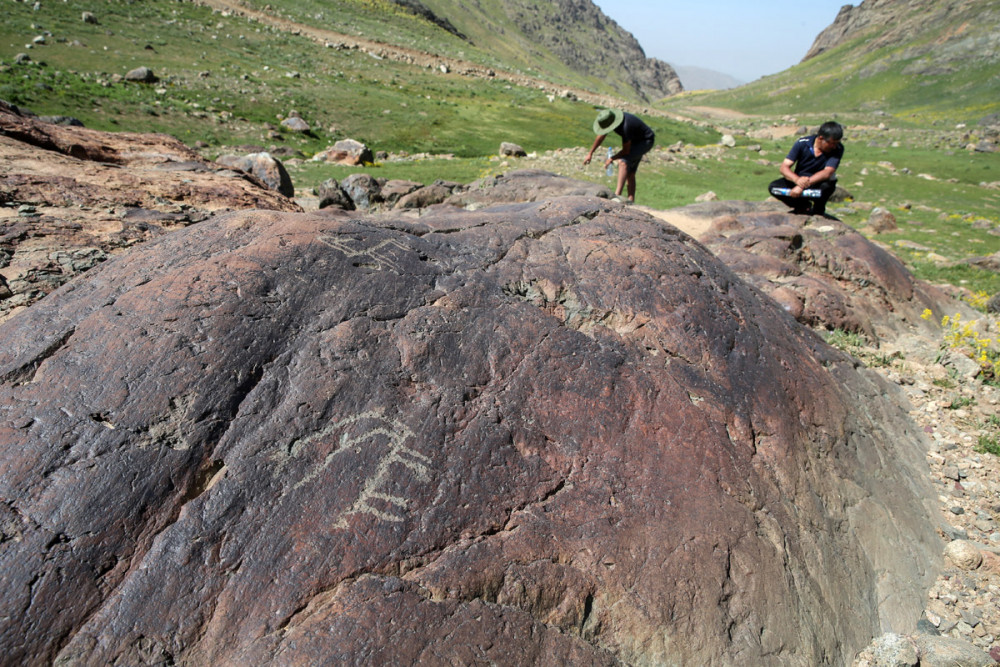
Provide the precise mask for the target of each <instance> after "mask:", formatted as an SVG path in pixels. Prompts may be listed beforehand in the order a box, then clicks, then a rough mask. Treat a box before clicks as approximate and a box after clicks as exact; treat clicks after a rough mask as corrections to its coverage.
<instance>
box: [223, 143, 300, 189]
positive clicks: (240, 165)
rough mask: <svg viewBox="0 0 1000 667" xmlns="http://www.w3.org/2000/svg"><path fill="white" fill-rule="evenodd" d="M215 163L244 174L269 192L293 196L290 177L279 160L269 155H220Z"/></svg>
mask: <svg viewBox="0 0 1000 667" xmlns="http://www.w3.org/2000/svg"><path fill="white" fill-rule="evenodd" d="M216 162H218V163H219V164H221V165H224V166H226V167H232V168H233V169H239V170H241V171H243V172H246V173H248V174H250V175H251V176H253V177H254V178H256V179H257V180H259V181H260V182H261V183H263V184H264V185H265V186H267V188H268V189H269V190H274V191H275V192H280V193H281V194H283V195H284V196H286V197H289V198H290V197H294V196H295V186H294V185H292V177H291V176H289V175H288V170H287V169H285V165H283V164H282V163H281V160H279V159H278V158H276V157H274V156H273V155H271V154H270V153H267V152H264V153H251V154H249V155H220V156H219V157H218V158H217V159H216Z"/></svg>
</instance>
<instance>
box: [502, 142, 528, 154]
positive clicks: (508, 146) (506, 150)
mask: <svg viewBox="0 0 1000 667" xmlns="http://www.w3.org/2000/svg"><path fill="white" fill-rule="evenodd" d="M500 155H501V156H503V157H527V156H528V152H527V151H526V150H524V149H523V148H521V147H520V146H518V145H517V144H512V143H510V142H508V141H504V142H502V143H501V144H500Z"/></svg>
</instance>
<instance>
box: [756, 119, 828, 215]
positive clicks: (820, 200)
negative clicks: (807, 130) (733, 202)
mask: <svg viewBox="0 0 1000 667" xmlns="http://www.w3.org/2000/svg"><path fill="white" fill-rule="evenodd" d="M843 138H844V128H843V127H841V126H840V124H839V123H836V122H834V121H832V120H831V121H828V122H826V123H823V124H822V125H820V126H819V130H818V131H817V132H816V134H813V135H810V136H808V137H802V138H801V139H799V140H798V141H796V142H795V143H794V144H792V148H791V150H790V151H788V155H787V156H786V157H785V159H784V160H783V161H782V162H781V166H780V167H779V170H780V171H781V178H779V179H777V180H774V181H771V184H770V185H768V186H767V190H768V192H769V193H771V195H772V196H774V197H775V198H777V199H779V200H781V201H782V202H783V203H784V204H786V205H787V206H790V207H791V209H792V211H793V212H795V213H806V214H812V215H825V214H826V202H827V201H829V200H830V197H832V196H833V193H834V190H836V189H837V167H838V166H840V160H841V159H842V158H843V157H844V146H843V144H841V143H840V142H841V139H843Z"/></svg>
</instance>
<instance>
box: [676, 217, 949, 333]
mask: <svg viewBox="0 0 1000 667" xmlns="http://www.w3.org/2000/svg"><path fill="white" fill-rule="evenodd" d="M675 211H677V212H683V213H685V214H686V215H689V216H697V215H701V216H705V217H709V218H712V224H711V226H710V227H709V229H708V231H707V232H706V233H705V234H703V235H702V236H701V239H700V240H701V241H702V242H703V243H705V244H706V245H707V246H708V247H709V249H711V250H712V252H713V253H715V255H716V256H717V257H719V259H721V260H722V261H723V262H725V263H726V265H727V266H729V267H730V268H732V269H733V270H734V271H736V273H738V274H739V275H740V276H741V277H742V278H743V279H744V280H746V281H747V282H749V283H750V284H751V285H754V286H755V287H757V288H759V289H760V290H761V291H763V292H765V293H766V294H769V295H770V296H771V297H772V298H773V299H774V300H775V301H777V302H778V303H779V304H780V305H781V306H782V307H783V308H784V309H785V310H786V311H787V312H789V313H790V314H791V315H792V316H793V317H795V318H796V319H797V320H799V321H800V322H802V323H803V324H808V325H809V326H813V327H819V328H822V329H829V330H834V329H841V330H843V331H848V332H857V333H862V334H864V335H865V336H867V337H868V338H869V339H870V340H872V341H877V340H879V339H881V338H889V339H891V338H893V337H895V336H896V335H897V334H899V333H901V332H905V331H909V330H910V329H911V328H916V329H921V330H926V331H930V330H931V329H933V328H934V325H933V324H932V323H930V322H927V321H925V320H924V319H923V318H922V315H923V312H924V311H925V310H927V309H929V310H931V311H932V313H933V314H934V315H935V318H936V319H935V321H936V320H939V319H940V318H941V317H942V316H943V315H945V312H944V310H943V309H942V305H941V304H944V303H949V299H947V298H946V297H945V295H944V294H942V293H941V292H940V291H939V290H937V289H935V288H934V287H932V286H930V285H928V284H926V283H923V282H920V281H917V280H914V278H913V276H912V274H910V272H909V271H908V270H907V269H906V267H905V266H903V263H902V262H900V261H899V260H898V259H897V258H896V257H895V256H894V255H892V254H890V253H889V252H887V251H885V250H883V249H882V248H880V247H879V246H877V245H875V244H873V243H871V242H870V241H868V240H867V239H865V237H864V236H862V235H861V234H860V233H858V232H857V231H855V230H854V229H853V228H851V227H850V226H848V225H846V224H844V223H842V222H839V221H838V220H835V219H830V218H825V217H823V216H801V215H795V214H792V213H788V212H787V211H785V210H776V209H774V208H773V207H772V206H771V205H770V204H768V203H764V204H752V203H749V202H716V203H706V204H697V205H692V206H686V207H683V208H681V209H675ZM965 311H966V312H968V309H965Z"/></svg>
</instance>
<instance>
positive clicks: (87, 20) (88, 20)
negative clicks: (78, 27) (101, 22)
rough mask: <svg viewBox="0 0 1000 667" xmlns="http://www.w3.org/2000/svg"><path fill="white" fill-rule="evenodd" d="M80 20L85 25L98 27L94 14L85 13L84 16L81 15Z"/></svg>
mask: <svg viewBox="0 0 1000 667" xmlns="http://www.w3.org/2000/svg"><path fill="white" fill-rule="evenodd" d="M80 20H82V21H83V22H84V23H91V24H93V25H97V17H96V16H94V14H93V12H83V14H81V15H80Z"/></svg>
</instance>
